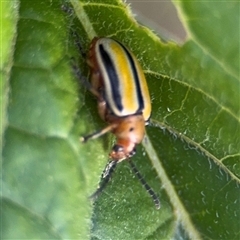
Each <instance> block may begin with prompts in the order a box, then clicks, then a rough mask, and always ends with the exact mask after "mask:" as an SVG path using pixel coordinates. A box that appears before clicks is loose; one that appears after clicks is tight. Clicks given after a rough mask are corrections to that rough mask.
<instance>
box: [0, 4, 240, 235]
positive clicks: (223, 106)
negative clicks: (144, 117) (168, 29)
mask: <svg viewBox="0 0 240 240" xmlns="http://www.w3.org/2000/svg"><path fill="white" fill-rule="evenodd" d="M176 6H177V9H178V12H179V13H180V16H181V19H182V22H183V23H184V25H185V27H186V29H187V33H188V40H187V41H186V42H185V43H184V44H183V45H182V46H179V45H177V44H175V43H173V42H163V41H161V40H160V39H159V38H158V37H156V36H155V35H154V34H153V33H152V32H151V31H149V30H148V29H146V28H145V27H143V26H139V25H138V23H137V22H136V21H135V20H134V19H133V17H132V15H131V12H130V9H129V8H128V7H127V6H126V5H125V4H123V3H122V2H121V1H118V0H115V1H114V0H111V1H110V0H108V1H107V0H105V1H104V0H101V1H88V0H86V1H75V0H71V1H70V2H65V1H63V2H60V1H47V0H45V1H38V2H29V1H24V0H22V1H19V2H18V1H11V2H4V4H2V12H3V13H4V14H3V15H2V19H3V20H2V22H3V23H4V26H5V25H6V26H7V27H6V28H4V31H5V35H4V36H5V37H4V38H3V43H4V44H3V45H2V46H4V54H3V55H2V58H3V61H2V62H3V64H2V65H1V75H2V77H3V83H4V84H3V85H2V91H1V93H2V98H1V99H2V106H3V110H4V111H2V113H3V114H2V123H3V128H2V129H3V132H2V136H3V144H4V147H3V157H4V158H3V164H2V168H3V171H2V187H3V189H2V206H3V207H2V212H1V215H2V218H3V226H2V236H3V239H10V238H12V239H14V238H15V239H16V238H22V239H29V238H35V239H44V238H48V239H50V238H51V239H59V238H62V239H63V238H64V239H65V238H69V239H73V238H74V239H88V238H92V239H180V238H182V239H197V238H199V239H238V238H239V217H240V216H239V198H240V196H239V176H240V166H239V149H240V146H239V91H238V90H239V75H238V73H239V45H238V43H239V28H238V26H237V22H238V15H239V14H238V12H237V11H238V10H237V9H239V3H238V2H231V3H221V4H214V6H213V5H212V3H208V2H185V1H178V2H177V3H176ZM75 33H76V34H77V37H76V34H75ZM94 36H108V37H113V38H115V39H118V40H120V41H121V42H123V43H124V44H126V45H127V46H128V47H129V48H130V49H131V50H132V51H133V52H134V54H135V55H136V56H137V58H138V59H139V61H140V63H141V65H142V67H143V69H144V72H145V74H146V78H147V81H148V85H149V89H150V92H151V98H152V105H153V111H152V119H151V125H150V126H149V127H147V136H148V138H147V139H145V140H144V141H143V145H140V146H138V149H137V154H136V156H134V157H133V159H132V161H134V163H135V164H136V165H137V168H138V169H139V171H140V172H141V174H142V175H143V176H144V178H145V180H146V181H147V182H148V183H149V185H150V186H151V187H152V188H153V189H154V191H155V192H156V193H157V195H158V196H159V197H160V199H161V209H160V210H156V209H155V206H154V204H153V201H152V199H151V198H150V197H149V196H148V194H147V193H146V191H145V190H144V188H143V187H142V186H141V184H140V183H139V181H138V179H137V178H136V177H135V176H134V174H133V173H132V172H131V170H130V167H129V165H128V163H127V162H123V163H122V164H120V165H119V166H118V167H117V169H116V171H115V174H114V175H113V178H112V181H111V182H110V183H109V185H108V187H107V188H106V190H105V191H104V192H103V193H102V195H101V196H100V197H99V198H98V199H97V201H96V202H95V203H94V205H93V206H94V208H93V210H92V209H91V202H90V201H89V200H88V196H89V195H90V194H91V193H92V192H93V191H94V190H95V189H96V187H97V183H98V181H99V179H100V175H101V171H102V170H103V168H104V166H105V164H106V163H107V160H108V159H107V156H108V153H109V151H110V149H111V146H112V144H113V140H114V138H113V137H112V136H104V137H102V138H101V139H97V140H94V141H90V142H89V143H87V144H85V145H82V144H80V143H79V136H81V135H84V134H86V133H91V132H93V131H95V130H97V129H101V128H102V127H103V126H105V124H104V123H103V122H102V121H101V120H100V119H99V116H98V115H97V113H96V100H95V99H94V97H93V96H92V95H91V94H90V93H88V92H86V90H85V89H84V87H83V86H82V85H81V84H80V83H79V82H78V81H77V79H76V78H75V76H74V74H73V72H72V66H71V64H72V61H76V62H78V63H79V66H80V67H81V69H82V72H83V73H84V74H86V75H87V74H88V67H87V65H86V62H85V60H84V58H83V57H82V56H81V54H79V49H78V48H77V46H76V41H79V42H80V43H81V45H82V47H83V49H84V50H85V49H86V50H87V49H88V46H89V43H90V41H91V39H92V38H93V37H94ZM163 37H164V36H163ZM72 59H74V60H72ZM91 222H92V223H91ZM90 228H91V230H90Z"/></svg>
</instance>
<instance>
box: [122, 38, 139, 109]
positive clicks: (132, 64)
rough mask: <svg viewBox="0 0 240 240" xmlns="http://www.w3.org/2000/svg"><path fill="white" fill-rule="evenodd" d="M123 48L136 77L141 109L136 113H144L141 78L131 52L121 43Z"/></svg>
mask: <svg viewBox="0 0 240 240" xmlns="http://www.w3.org/2000/svg"><path fill="white" fill-rule="evenodd" d="M118 43H119V44H120V45H121V46H122V48H123V49H124V51H125V53H126V54H127V57H128V61H129V63H130V66H131V69H132V72H133V77H134V81H135V85H136V91H137V96H138V103H139V107H138V110H137V111H136V113H139V112H142V110H143V108H144V100H143V95H142V91H141V87H140V80H139V76H138V73H137V69H136V66H135V64H134V61H133V58H132V56H131V54H130V53H129V50H128V49H127V48H126V47H125V46H124V45H123V44H121V43H120V42H118Z"/></svg>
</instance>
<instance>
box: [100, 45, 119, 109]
mask: <svg viewBox="0 0 240 240" xmlns="http://www.w3.org/2000/svg"><path fill="white" fill-rule="evenodd" d="M99 51H100V55H101V59H102V60H103V63H104V66H105V70H106V72H107V74H108V78H109V81H110V85H111V90H112V95H113V98H114V103H115V104H116V108H117V109H118V110H119V111H120V112H121V111H122V110H123V105H122V102H121V100H122V97H121V94H120V88H119V85H120V82H119V78H118V76H117V72H116V69H115V67H114V63H113V62H112V60H111V58H110V56H109V54H108V53H107V52H106V51H105V49H104V47H103V45H102V44H100V45H99ZM106 100H108V99H106ZM108 104H109V103H108Z"/></svg>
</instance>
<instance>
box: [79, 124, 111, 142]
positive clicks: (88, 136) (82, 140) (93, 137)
mask: <svg viewBox="0 0 240 240" xmlns="http://www.w3.org/2000/svg"><path fill="white" fill-rule="evenodd" d="M115 127H116V126H115V124H111V125H108V126H107V127H105V128H104V129H102V130H100V131H97V132H94V133H92V134H89V135H87V136H85V137H81V138H80V141H81V142H83V143H85V142H87V141H88V140H89V139H95V138H98V137H100V136H102V135H104V134H105V133H107V132H110V131H112V129H113V128H115Z"/></svg>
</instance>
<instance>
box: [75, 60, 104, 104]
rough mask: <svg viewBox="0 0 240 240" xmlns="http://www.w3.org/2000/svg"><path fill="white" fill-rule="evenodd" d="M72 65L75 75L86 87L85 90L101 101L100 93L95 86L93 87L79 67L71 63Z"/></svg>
mask: <svg viewBox="0 0 240 240" xmlns="http://www.w3.org/2000/svg"><path fill="white" fill-rule="evenodd" d="M72 67H73V71H74V73H75V75H76V77H77V78H78V79H79V80H80V82H81V83H82V84H83V85H84V86H85V87H86V88H87V90H88V91H89V92H91V93H92V94H93V95H94V96H95V97H97V99H98V101H100V102H101V101H103V98H102V96H101V94H100V93H99V92H98V91H97V90H96V89H95V88H93V87H92V85H91V84H90V82H89V81H88V79H87V78H86V77H85V76H83V75H82V74H81V72H80V69H79V68H78V67H77V66H76V65H75V64H72Z"/></svg>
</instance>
